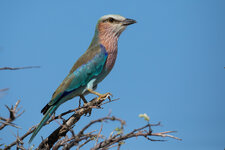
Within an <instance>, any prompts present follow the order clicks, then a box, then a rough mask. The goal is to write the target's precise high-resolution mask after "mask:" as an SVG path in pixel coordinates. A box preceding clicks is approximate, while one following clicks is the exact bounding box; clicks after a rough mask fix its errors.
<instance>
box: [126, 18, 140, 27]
mask: <svg viewBox="0 0 225 150" xmlns="http://www.w3.org/2000/svg"><path fill="white" fill-rule="evenodd" d="M134 23H137V21H136V20H133V19H129V18H126V19H125V20H123V21H122V24H123V25H124V26H128V25H131V24H134Z"/></svg>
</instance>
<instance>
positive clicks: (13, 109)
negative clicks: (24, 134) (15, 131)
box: [0, 100, 24, 130]
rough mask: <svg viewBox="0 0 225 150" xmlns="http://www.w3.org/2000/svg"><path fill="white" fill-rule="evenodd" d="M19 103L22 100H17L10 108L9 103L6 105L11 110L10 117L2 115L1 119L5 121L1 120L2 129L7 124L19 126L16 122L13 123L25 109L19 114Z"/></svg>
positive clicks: (0, 126)
mask: <svg viewBox="0 0 225 150" xmlns="http://www.w3.org/2000/svg"><path fill="white" fill-rule="evenodd" d="M19 103H20V100H18V101H17V102H16V104H15V106H12V107H11V108H9V106H7V105H6V106H5V107H6V108H7V109H8V111H9V118H7V119H6V118H3V117H0V120H2V121H3V122H2V121H1V122H0V123H1V125H0V130H2V129H3V128H4V127H6V126H7V125H10V126H13V127H16V128H19V127H18V126H16V125H15V124H13V123H12V122H13V121H14V120H15V119H16V118H18V117H20V116H21V115H22V114H23V113H24V111H22V112H21V113H19V114H18V112H19V110H20V108H18V105H19Z"/></svg>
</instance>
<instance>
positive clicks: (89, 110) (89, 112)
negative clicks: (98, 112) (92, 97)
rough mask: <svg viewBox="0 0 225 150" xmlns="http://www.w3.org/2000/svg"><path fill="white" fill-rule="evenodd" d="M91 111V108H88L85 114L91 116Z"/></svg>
mask: <svg viewBox="0 0 225 150" xmlns="http://www.w3.org/2000/svg"><path fill="white" fill-rule="evenodd" d="M91 112H92V108H89V109H88V110H87V111H86V112H85V114H84V115H85V116H87V115H88V116H87V117H90V116H91Z"/></svg>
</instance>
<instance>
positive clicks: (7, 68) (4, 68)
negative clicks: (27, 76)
mask: <svg viewBox="0 0 225 150" xmlns="http://www.w3.org/2000/svg"><path fill="white" fill-rule="evenodd" d="M31 68H40V66H27V67H15V68H12V67H2V68H0V70H20V69H31Z"/></svg>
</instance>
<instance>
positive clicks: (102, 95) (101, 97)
mask: <svg viewBox="0 0 225 150" xmlns="http://www.w3.org/2000/svg"><path fill="white" fill-rule="evenodd" d="M110 96H112V94H111V93H109V92H108V93H105V94H99V95H98V100H100V99H107V98H108V99H109V101H111V97H110Z"/></svg>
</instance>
